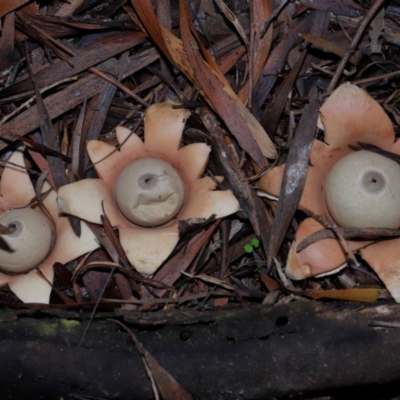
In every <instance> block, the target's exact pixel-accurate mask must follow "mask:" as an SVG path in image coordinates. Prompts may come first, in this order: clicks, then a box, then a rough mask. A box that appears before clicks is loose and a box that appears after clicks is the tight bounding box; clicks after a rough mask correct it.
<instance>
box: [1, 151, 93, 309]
mask: <svg viewBox="0 0 400 400" xmlns="http://www.w3.org/2000/svg"><path fill="white" fill-rule="evenodd" d="M34 198H35V190H34V187H33V185H32V183H31V180H30V178H29V175H28V173H27V171H26V170H25V163H24V159H23V149H22V148H20V149H18V150H16V151H15V152H14V153H13V154H12V155H11V157H10V158H9V160H8V162H7V164H6V166H5V168H4V170H3V173H2V175H1V179H0V224H1V226H2V227H3V233H2V234H1V236H0V271H1V272H0V286H4V285H8V286H9V288H10V290H11V291H12V292H13V293H15V294H16V296H17V297H18V298H19V299H21V300H22V301H23V302H25V303H27V302H30V303H48V302H49V299H50V293H51V289H52V287H51V284H52V283H53V279H54V271H53V265H54V263H56V262H59V263H63V264H64V263H67V262H69V261H71V260H74V259H75V258H77V257H79V256H81V255H82V254H85V253H87V252H89V251H92V250H94V249H96V248H97V247H99V244H98V243H97V241H96V239H95V237H94V235H93V234H92V232H91V231H90V230H89V228H88V227H87V226H86V224H84V223H82V224H81V236H80V237H79V238H78V237H77V236H76V235H75V233H74V232H73V230H72V228H71V226H70V223H69V221H68V218H66V217H63V216H60V215H59V213H58V209H57V199H56V193H55V192H54V190H50V187H49V185H48V184H47V183H46V184H45V185H44V188H43V198H42V201H43V206H44V207H45V208H46V210H47V212H48V213H49V214H46V212H45V211H44V210H43V209H42V208H41V207H40V206H39V205H38V203H35V202H32V200H34ZM48 215H49V216H51V218H49V217H48Z"/></svg>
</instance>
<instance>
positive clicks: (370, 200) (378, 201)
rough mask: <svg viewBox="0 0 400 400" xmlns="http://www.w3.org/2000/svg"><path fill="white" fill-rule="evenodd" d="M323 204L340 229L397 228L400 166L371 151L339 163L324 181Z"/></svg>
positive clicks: (362, 152)
mask: <svg viewBox="0 0 400 400" xmlns="http://www.w3.org/2000/svg"><path fill="white" fill-rule="evenodd" d="M324 189H325V201H326V205H327V207H328V210H329V212H330V214H331V215H332V217H333V219H334V220H335V221H336V223H337V224H338V225H340V226H343V227H357V228H368V227H370V228H398V227H400V165H399V164H397V163H396V162H395V161H392V160H390V159H389V158H387V157H384V156H381V155H379V154H376V153H372V152H370V151H364V150H362V151H358V152H355V153H351V154H350V155H348V156H346V157H344V158H342V159H341V160H340V161H338V162H337V163H336V164H335V165H334V167H333V168H332V170H331V171H330V173H329V175H328V176H327V179H326V182H325V188H324Z"/></svg>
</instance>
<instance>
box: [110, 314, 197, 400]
mask: <svg viewBox="0 0 400 400" xmlns="http://www.w3.org/2000/svg"><path fill="white" fill-rule="evenodd" d="M109 320H110V321H112V322H114V323H116V324H118V325H119V326H121V327H122V328H123V329H124V330H125V331H126V332H128V334H129V336H130V337H131V339H132V340H133V342H134V343H135V345H136V348H137V349H138V351H139V353H140V355H141V357H142V358H143V362H144V364H145V367H146V370H147V373H148V375H149V377H150V379H151V381H152V383H153V382H155V384H156V385H157V388H158V390H159V391H160V394H161V396H162V398H163V399H164V400H191V399H192V396H191V395H190V394H189V392H187V391H186V390H185V388H183V387H182V386H181V385H180V384H179V382H178V381H177V380H176V379H175V378H174V377H173V376H172V375H171V374H170V373H169V372H168V371H167V370H166V369H164V368H163V367H162V366H161V365H160V364H159V362H158V361H157V360H156V359H155V358H154V357H153V356H152V355H151V354H150V352H149V351H147V350H146V348H145V347H144V346H143V345H142V344H141V343H140V342H139V340H138V339H137V337H136V336H135V334H134V333H133V332H132V331H131V330H130V329H129V328H128V327H127V326H126V325H125V324H123V323H122V322H120V321H117V320H114V319H109ZM155 396H156V399H157V398H158V393H157V392H155Z"/></svg>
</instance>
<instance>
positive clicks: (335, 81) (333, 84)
mask: <svg viewBox="0 0 400 400" xmlns="http://www.w3.org/2000/svg"><path fill="white" fill-rule="evenodd" d="M384 2H385V0H377V1H376V2H375V3H374V5H373V6H372V7H371V8H370V9H369V11H368V13H367V14H365V17H364V19H363V20H362V21H361V23H360V26H359V27H358V29H357V32H356V34H355V35H354V38H353V40H352V41H351V43H350V46H349V47H348V49H347V51H346V54H345V55H344V56H343V58H342V59H341V61H340V63H339V65H338V67H337V68H336V71H335V74H334V75H333V78H332V79H331V81H330V82H329V85H328V88H327V89H326V91H327V92H328V93H329V92H332V91H333V89H335V87H336V85H337V84H338V82H339V79H340V76H341V75H342V73H343V71H344V68H345V67H346V64H347V62H348V61H349V60H350V57H351V55H352V54H353V53H354V51H355V49H356V48H357V45H358V43H359V41H360V40H361V37H362V35H363V34H364V31H365V29H366V28H367V26H368V24H369V23H370V22H371V20H372V18H373V17H374V16H375V14H376V13H377V11H378V10H379V9H380V8H381V7H382V5H383V3H384Z"/></svg>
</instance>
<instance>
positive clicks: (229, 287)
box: [182, 271, 235, 290]
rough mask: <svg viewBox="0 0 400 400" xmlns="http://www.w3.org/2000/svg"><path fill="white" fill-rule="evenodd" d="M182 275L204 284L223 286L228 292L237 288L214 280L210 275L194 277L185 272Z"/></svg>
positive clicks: (219, 280)
mask: <svg viewBox="0 0 400 400" xmlns="http://www.w3.org/2000/svg"><path fill="white" fill-rule="evenodd" d="M182 274H183V275H186V276H188V277H189V278H191V279H200V280H202V281H204V282H207V283H211V284H212V285H217V286H221V287H223V288H224V289H226V290H235V287H234V286H232V285H230V284H229V283H227V282H224V281H221V279H217V278H213V277H212V276H209V275H205V274H198V275H192V274H189V273H188V272H185V271H182Z"/></svg>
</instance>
